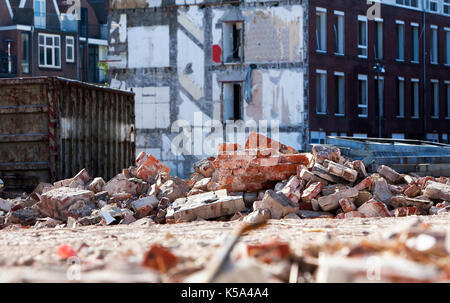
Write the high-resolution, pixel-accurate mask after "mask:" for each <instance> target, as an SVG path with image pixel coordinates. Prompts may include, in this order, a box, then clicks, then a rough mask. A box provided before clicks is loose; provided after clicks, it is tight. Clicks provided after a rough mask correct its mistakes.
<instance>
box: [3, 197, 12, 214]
mask: <svg viewBox="0 0 450 303" xmlns="http://www.w3.org/2000/svg"><path fill="white" fill-rule="evenodd" d="M13 206H14V203H12V202H10V201H8V200H4V199H2V198H0V210H2V211H4V212H9V211H10V210H11V208H12V207H13Z"/></svg>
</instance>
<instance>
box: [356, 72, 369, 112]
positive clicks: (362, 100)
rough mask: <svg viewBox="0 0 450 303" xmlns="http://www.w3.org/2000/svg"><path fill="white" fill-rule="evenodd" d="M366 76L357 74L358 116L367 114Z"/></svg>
mask: <svg viewBox="0 0 450 303" xmlns="http://www.w3.org/2000/svg"><path fill="white" fill-rule="evenodd" d="M367 93H368V92H367V76H366V75H358V117H362V118H365V117H367V116H368V113H369V112H368V100H367Z"/></svg>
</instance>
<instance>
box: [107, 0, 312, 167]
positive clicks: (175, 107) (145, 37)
mask: <svg viewBox="0 0 450 303" xmlns="http://www.w3.org/2000/svg"><path fill="white" fill-rule="evenodd" d="M277 2H279V3H278V5H276V6H275V5H273V1H240V2H239V1H184V0H183V1H181V0H176V1H175V0H172V1H146V2H134V1H133V2H132V1H120V0H116V1H112V3H111V8H112V11H111V14H110V20H109V25H110V41H109V45H110V48H109V76H110V77H111V79H112V80H111V85H112V86H114V87H122V88H126V89H133V91H134V92H135V93H136V129H137V138H136V151H137V152H140V151H146V152H149V153H151V154H153V155H154V156H156V157H157V158H159V159H162V160H163V161H164V163H165V164H166V165H168V166H169V167H170V168H171V169H172V171H173V172H174V173H175V174H177V175H187V174H188V173H189V172H190V170H191V169H192V163H193V162H194V161H197V160H198V159H199V158H202V157H205V156H206V155H208V154H200V155H199V154H194V155H180V156H177V155H174V154H173V153H172V152H171V142H172V140H173V139H174V137H175V136H176V135H177V133H175V134H174V133H173V132H172V131H171V129H170V128H171V125H172V124H173V123H174V122H175V121H177V120H186V121H188V122H189V123H190V125H194V124H195V127H194V129H195V130H194V131H193V133H194V132H196V131H199V132H197V133H196V134H200V136H199V137H202V136H206V135H207V134H202V133H201V129H199V128H198V127H199V126H200V125H199V124H198V122H197V121H194V118H195V113H200V114H199V116H200V117H201V118H202V120H203V121H206V120H211V119H214V120H219V121H221V122H222V123H225V121H228V120H239V119H242V120H244V121H250V120H255V121H256V122H259V121H261V120H267V121H268V124H269V125H268V126H269V127H270V126H271V124H270V121H271V120H277V121H279V130H280V138H279V139H280V140H281V141H282V142H283V143H285V144H289V145H291V146H294V147H295V148H297V149H302V148H304V147H305V144H306V143H307V142H306V141H305V137H306V136H307V129H306V126H307V122H306V120H305V119H306V112H305V104H304V95H305V94H306V93H305V89H304V87H305V86H304V83H305V75H306V66H305V63H304V58H305V56H306V54H305V53H304V45H305V42H304V39H306V37H304V35H303V33H304V32H305V31H304V26H305V22H304V14H305V9H304V4H303V3H302V1H300V0H298V1H292V0H291V1H277ZM228 3H231V4H228ZM269 131H270V130H269ZM194 136H195V135H193V137H194ZM225 139H226V138H224V140H225ZM193 141H194V140H193ZM231 141H232V142H234V141H235V140H231ZM195 143H196V142H192V147H193V148H192V151H194V152H195V149H196V147H195ZM241 143H244V142H241ZM200 149H201V147H200ZM215 151H216V150H215V149H214V152H215ZM209 155H211V154H209Z"/></svg>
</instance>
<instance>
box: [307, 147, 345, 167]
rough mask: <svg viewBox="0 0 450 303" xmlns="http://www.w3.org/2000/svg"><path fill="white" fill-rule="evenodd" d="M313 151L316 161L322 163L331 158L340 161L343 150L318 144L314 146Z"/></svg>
mask: <svg viewBox="0 0 450 303" xmlns="http://www.w3.org/2000/svg"><path fill="white" fill-rule="evenodd" d="M312 153H313V156H314V161H315V162H316V163H319V164H322V163H324V162H325V160H330V161H333V162H336V163H339V161H340V159H341V151H340V149H339V148H337V147H333V146H329V145H322V144H317V145H314V146H313V148H312Z"/></svg>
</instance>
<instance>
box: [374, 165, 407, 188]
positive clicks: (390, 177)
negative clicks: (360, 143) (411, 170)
mask: <svg viewBox="0 0 450 303" xmlns="http://www.w3.org/2000/svg"><path fill="white" fill-rule="evenodd" d="M378 173H379V174H380V175H381V176H382V177H383V178H385V179H386V180H387V181H389V183H392V184H396V183H398V182H400V181H401V180H402V179H403V177H402V175H400V174H399V173H398V172H396V171H395V170H393V169H392V168H390V167H389V166H386V165H380V167H378Z"/></svg>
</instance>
